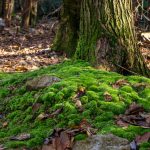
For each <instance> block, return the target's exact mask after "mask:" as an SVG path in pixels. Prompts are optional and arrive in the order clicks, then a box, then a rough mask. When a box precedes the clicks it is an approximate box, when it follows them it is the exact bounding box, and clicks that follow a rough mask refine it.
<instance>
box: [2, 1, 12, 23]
mask: <svg viewBox="0 0 150 150" xmlns="http://www.w3.org/2000/svg"><path fill="white" fill-rule="evenodd" d="M13 8H14V0H4V1H2V15H3V18H4V20H5V24H6V25H7V26H10V24H11V17H12V12H13Z"/></svg>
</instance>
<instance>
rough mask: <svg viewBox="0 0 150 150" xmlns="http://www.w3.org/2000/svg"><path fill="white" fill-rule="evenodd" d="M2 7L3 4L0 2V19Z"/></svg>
mask: <svg viewBox="0 0 150 150" xmlns="http://www.w3.org/2000/svg"><path fill="white" fill-rule="evenodd" d="M2 7H3V2H2V1H0V17H2V12H3V11H2V10H3V9H2Z"/></svg>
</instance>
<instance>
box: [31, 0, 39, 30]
mask: <svg viewBox="0 0 150 150" xmlns="http://www.w3.org/2000/svg"><path fill="white" fill-rule="evenodd" d="M37 6H38V0H32V6H31V13H30V25H31V26H32V27H34V26H35V25H36V21H37Z"/></svg>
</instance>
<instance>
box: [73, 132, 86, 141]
mask: <svg viewBox="0 0 150 150" xmlns="http://www.w3.org/2000/svg"><path fill="white" fill-rule="evenodd" d="M86 138H87V135H86V134H78V135H76V136H75V137H74V139H75V140H76V141H81V140H85V139H86Z"/></svg>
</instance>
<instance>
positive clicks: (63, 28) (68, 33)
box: [53, 0, 81, 56]
mask: <svg viewBox="0 0 150 150" xmlns="http://www.w3.org/2000/svg"><path fill="white" fill-rule="evenodd" d="M63 2H64V4H63V10H62V12H61V18H62V19H61V22H60V26H59V30H58V32H57V34H56V37H55V39H54V45H53V49H55V50H56V51H61V52H62V51H63V52H65V53H66V54H67V56H73V54H74V52H75V50H76V46H77V40H78V31H79V20H80V6H81V5H80V3H81V1H80V0H74V1H72V0H64V1H63Z"/></svg>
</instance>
